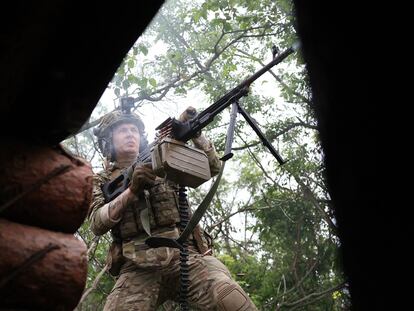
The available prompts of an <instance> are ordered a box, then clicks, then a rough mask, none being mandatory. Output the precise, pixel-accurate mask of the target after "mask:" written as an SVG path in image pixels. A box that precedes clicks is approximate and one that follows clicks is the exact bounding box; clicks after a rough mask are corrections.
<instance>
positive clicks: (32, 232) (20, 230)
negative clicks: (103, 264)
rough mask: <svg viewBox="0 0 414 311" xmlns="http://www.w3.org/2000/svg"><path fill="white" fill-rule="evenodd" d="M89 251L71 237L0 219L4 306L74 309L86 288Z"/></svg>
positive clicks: (1, 298) (0, 283)
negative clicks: (87, 252)
mask: <svg viewBox="0 0 414 311" xmlns="http://www.w3.org/2000/svg"><path fill="white" fill-rule="evenodd" d="M86 251H87V248H86V245H85V243H84V242H83V241H81V240H80V239H78V238H76V237H75V236H74V235H72V234H67V233H59V232H53V231H49V230H45V229H40V228H36V227H31V226H27V225H22V224H18V223H14V222H10V221H8V220H5V219H1V218H0V254H1V257H2V258H1V260H0V301H1V304H2V307H9V308H17V309H18V308H27V309H36V310H54V311H57V310H62V311H66V310H73V309H74V308H75V307H76V305H77V304H78V301H79V299H80V297H81V295H82V292H83V289H84V287H85V282H86V275H87V256H86Z"/></svg>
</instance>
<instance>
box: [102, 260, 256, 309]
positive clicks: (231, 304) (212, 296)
mask: <svg viewBox="0 0 414 311" xmlns="http://www.w3.org/2000/svg"><path fill="white" fill-rule="evenodd" d="M188 264H189V268H190V286H189V293H188V295H187V297H188V298H187V300H188V303H189V305H190V306H191V307H192V308H195V309H197V310H220V311H236V310H237V311H257V308H256V307H255V306H254V304H253V302H252V301H251V300H250V298H249V297H248V296H247V294H246V293H245V292H244V290H243V289H242V288H241V287H240V286H239V285H238V284H237V283H236V282H235V281H234V280H233V279H232V278H231V275H230V272H229V271H228V269H227V268H226V267H225V266H224V265H223V264H222V263H221V262H220V261H219V260H218V259H217V258H215V257H213V256H202V255H198V254H192V255H190V257H189V260H188ZM179 270H180V261H179V259H178V258H174V259H173V261H172V262H170V264H169V265H168V266H166V267H163V268H158V269H156V270H155V269H142V268H137V267H133V263H132V262H127V264H126V265H124V267H123V269H122V270H121V274H120V275H119V277H118V279H117V281H116V283H115V286H114V287H113V289H112V291H111V293H110V294H109V296H108V298H107V301H106V304H105V307H104V311H133V310H140V311H152V310H157V308H158V307H159V306H160V305H162V304H163V303H164V302H165V301H167V300H173V301H178V297H179V287H180V286H179V285H180V284H179V273H180V271H179Z"/></svg>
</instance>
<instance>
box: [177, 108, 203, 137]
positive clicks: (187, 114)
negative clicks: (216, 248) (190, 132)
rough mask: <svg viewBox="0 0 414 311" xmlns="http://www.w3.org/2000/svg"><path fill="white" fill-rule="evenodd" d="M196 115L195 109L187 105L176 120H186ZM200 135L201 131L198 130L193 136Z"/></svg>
mask: <svg viewBox="0 0 414 311" xmlns="http://www.w3.org/2000/svg"><path fill="white" fill-rule="evenodd" d="M196 115H197V110H196V109H195V108H194V107H192V106H188V107H187V109H186V110H184V112H183V113H182V114H180V117H179V118H178V120H179V121H181V122H187V121H188V120H191V119H193V118H194V117H195V116H196ZM200 135H201V131H199V132H198V133H197V134H196V136H194V137H199V136H200Z"/></svg>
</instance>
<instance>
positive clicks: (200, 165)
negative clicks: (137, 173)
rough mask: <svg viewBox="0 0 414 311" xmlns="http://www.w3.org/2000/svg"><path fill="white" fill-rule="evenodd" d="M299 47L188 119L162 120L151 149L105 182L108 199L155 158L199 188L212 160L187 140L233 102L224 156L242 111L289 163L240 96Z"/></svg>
mask: <svg viewBox="0 0 414 311" xmlns="http://www.w3.org/2000/svg"><path fill="white" fill-rule="evenodd" d="M298 48H299V44H294V45H292V46H291V47H290V48H288V49H286V50H285V51H283V52H281V53H280V54H278V55H274V58H273V60H272V61H271V62H269V63H268V64H267V65H265V66H264V67H263V68H261V69H260V70H259V71H257V72H256V73H254V74H253V75H252V76H250V77H248V78H247V79H246V80H244V81H243V82H241V83H240V84H239V85H237V86H236V87H235V88H233V89H232V90H230V91H229V92H227V94H225V95H224V96H222V97H221V98H219V99H218V100H217V101H216V102H214V103H213V104H212V105H210V106H209V107H208V108H206V109H205V110H203V111H201V112H200V113H198V114H197V115H195V116H194V117H193V118H192V119H190V120H188V121H187V122H181V121H179V120H177V119H175V118H168V119H167V120H165V121H164V122H162V123H161V124H160V125H159V126H158V127H157V128H156V130H158V131H159V133H160V135H159V137H158V138H157V139H156V140H155V141H154V142H153V143H151V144H150V146H149V148H148V149H146V150H143V151H142V152H140V155H139V156H138V159H137V161H136V162H135V163H134V164H132V165H131V166H130V167H129V168H127V169H126V170H124V171H123V172H122V173H121V174H120V175H119V176H118V177H117V178H115V179H114V180H112V181H110V182H107V183H106V184H104V186H103V187H102V190H103V193H104V196H105V199H106V201H107V202H109V201H112V200H113V199H114V198H115V197H117V196H118V195H119V194H121V193H122V192H123V191H124V190H126V189H127V188H128V186H129V183H130V180H131V176H132V173H133V171H134V169H135V167H136V166H137V165H139V164H142V163H150V162H152V166H153V169H154V171H155V173H156V174H157V175H158V176H160V177H167V179H171V180H173V181H177V182H178V183H179V184H180V185H182V186H189V187H192V188H196V187H198V186H199V185H200V184H202V183H203V182H205V181H207V180H208V179H210V178H211V176H210V173H209V168H208V160H207V159H206V156H205V154H204V157H203V152H202V151H200V150H197V149H196V148H192V147H191V146H189V145H187V144H185V142H187V141H188V140H189V139H191V138H193V137H196V136H197V134H198V133H200V131H201V130H202V129H203V128H205V127H206V126H207V125H208V124H210V123H211V122H212V121H213V120H214V117H215V116H217V115H218V114H219V113H220V112H222V111H223V110H224V109H225V108H227V107H229V106H230V105H232V112H231V118H230V124H229V127H228V131H227V138H226V147H225V153H224V156H223V157H222V158H221V160H222V161H227V160H228V159H230V158H231V157H232V156H233V153H232V152H231V146H232V143H233V138H234V128H235V122H236V116H237V113H240V114H241V115H242V116H243V117H244V119H245V120H246V121H247V123H248V124H249V125H250V126H251V127H252V128H253V130H254V131H255V132H256V134H257V135H258V136H259V138H260V140H261V141H262V143H263V145H265V146H266V147H267V148H268V149H269V151H270V152H271V153H272V155H273V156H274V157H275V158H276V160H277V161H278V162H279V164H281V165H282V164H283V163H285V161H284V160H283V158H282V157H281V156H280V155H279V153H278V152H277V151H276V149H275V148H274V147H273V146H272V144H271V143H270V142H269V141H268V140H267V139H266V137H265V135H264V134H263V133H262V131H261V130H260V129H259V127H258V126H257V125H256V123H255V122H254V120H253V119H252V118H251V116H250V115H249V114H248V113H247V111H246V110H245V109H244V108H243V107H242V106H241V105H240V104H239V99H240V98H242V97H243V96H246V95H247V94H248V89H249V87H250V85H251V84H252V83H253V82H254V81H255V80H257V79H258V78H259V77H260V76H262V75H263V74H264V73H265V72H267V71H268V70H270V69H271V68H272V67H273V66H275V65H277V64H279V63H280V62H282V61H283V60H284V59H285V58H286V57H288V56H289V55H290V54H292V53H293V52H295V51H296V50H297V49H298ZM133 103H134V102H133V98H124V99H123V100H121V109H122V110H123V111H124V112H125V113H129V112H130V110H131V108H132V107H133ZM189 153H191V155H190V156H188V154H189ZM171 154H173V157H170V159H168V158H169V157H168V155H171ZM171 158H174V159H176V160H177V159H178V163H177V161H175V162H174V161H173V160H171ZM194 161H195V162H194ZM206 161H207V162H206ZM183 163H186V165H183Z"/></svg>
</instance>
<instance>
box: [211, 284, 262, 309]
mask: <svg viewBox="0 0 414 311" xmlns="http://www.w3.org/2000/svg"><path fill="white" fill-rule="evenodd" d="M214 292H215V295H214V296H215V299H216V303H217V307H218V309H219V310H220V311H253V310H254V311H256V310H257V309H256V307H255V306H254V305H253V303H252V301H251V300H250V298H249V296H247V294H246V293H245V292H244V290H243V289H242V288H241V287H240V286H239V285H237V284H236V283H235V282H229V281H221V282H218V283H217V284H215V286H214Z"/></svg>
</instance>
